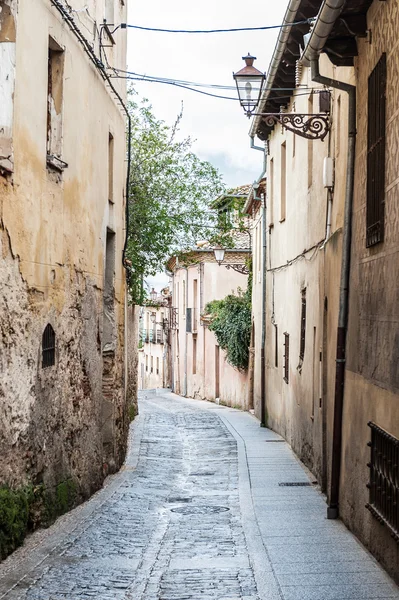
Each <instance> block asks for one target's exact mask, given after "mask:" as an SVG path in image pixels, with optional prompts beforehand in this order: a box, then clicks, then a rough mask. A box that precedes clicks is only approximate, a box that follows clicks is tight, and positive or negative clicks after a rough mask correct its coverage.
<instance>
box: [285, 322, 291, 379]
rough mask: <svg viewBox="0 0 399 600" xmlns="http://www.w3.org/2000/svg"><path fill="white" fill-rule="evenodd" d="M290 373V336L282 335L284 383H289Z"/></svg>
mask: <svg viewBox="0 0 399 600" xmlns="http://www.w3.org/2000/svg"><path fill="white" fill-rule="evenodd" d="M289 371H290V336H289V334H288V333H284V381H285V382H286V383H288V382H289Z"/></svg>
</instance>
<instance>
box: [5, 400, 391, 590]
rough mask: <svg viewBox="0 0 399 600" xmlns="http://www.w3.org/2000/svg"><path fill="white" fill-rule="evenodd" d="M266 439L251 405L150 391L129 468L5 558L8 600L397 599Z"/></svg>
mask: <svg viewBox="0 0 399 600" xmlns="http://www.w3.org/2000/svg"><path fill="white" fill-rule="evenodd" d="M265 441H281V438H279V436H277V435H276V434H274V433H272V432H270V431H268V430H261V429H260V428H259V425H258V423H257V422H256V420H255V419H254V418H253V417H252V416H250V415H248V414H245V413H241V412H239V411H235V410H231V409H225V408H222V407H217V406H215V405H211V404H208V403H203V402H198V401H189V400H185V399H181V398H179V397H177V396H174V395H173V394H170V393H168V392H166V391H164V392H161V393H159V391H158V393H155V392H147V393H146V394H145V397H144V398H142V401H141V402H140V417H139V418H138V419H137V420H136V422H135V424H134V428H133V432H132V443H131V445H130V451H129V455H128V458H127V461H126V465H125V467H124V468H123V469H122V471H121V472H120V473H118V474H117V475H116V476H114V477H113V478H110V480H109V482H108V485H106V487H105V488H104V489H103V490H101V491H100V492H99V493H97V494H96V495H95V496H94V497H93V498H92V499H91V500H90V501H89V502H87V503H86V504H85V505H83V507H79V508H78V509H76V511H73V512H72V513H70V514H69V515H68V516H67V517H65V519H64V520H62V519H61V520H60V521H59V522H57V523H56V524H55V525H54V526H53V527H52V528H50V530H48V534H47V535H46V536H44V537H43V538H40V543H37V542H36V543H35V536H36V534H35V535H33V536H32V537H31V538H30V539H29V540H28V542H27V544H26V545H25V547H24V548H23V549H21V550H18V551H17V552H16V553H14V555H13V556H11V557H10V558H9V559H7V561H5V562H4V563H3V564H2V565H0V600H2V599H3V598H4V599H6V600H17V599H18V600H93V599H96V600H111V599H112V600H237V599H241V600H274V599H281V600H308V599H309V600H313V599H316V598H317V599H318V600H343V599H345V598H351V599H355V600H356V599H358V598H359V600H360V599H364V600H367V599H371V598H395V599H397V600H398V599H399V594H398V589H397V587H396V586H395V584H393V583H392V581H391V580H390V579H389V578H388V577H387V576H386V575H385V573H384V572H383V571H382V570H381V569H380V567H379V566H378V565H377V563H375V561H374V560H373V559H372V558H371V557H370V556H369V555H368V554H367V552H366V551H365V550H364V549H363V548H362V547H361V546H360V545H359V544H358V543H357V542H356V541H355V540H354V538H353V536H351V535H350V534H349V532H347V530H346V529H345V528H344V527H343V526H342V524H340V523H337V522H329V521H326V520H325V519H324V513H323V517H321V511H320V507H322V506H323V500H322V498H321V496H320V494H319V493H318V492H317V491H316V490H315V489H313V488H312V489H309V488H307V487H297V488H294V491H292V488H291V489H288V488H283V487H279V486H278V482H279V481H280V483H281V479H283V480H287V478H288V479H289V480H290V481H300V482H302V483H306V482H309V480H308V479H307V476H306V474H305V472H304V470H303V468H302V467H301V466H300V465H299V463H298V462H297V461H296V460H295V458H294V457H293V455H292V453H291V451H290V450H289V448H288V446H287V444H285V443H281V444H265V443H264V442H265ZM266 449H267V450H266ZM266 467H267V469H266ZM266 473H267V475H266ZM265 479H269V483H268V484H267V485H266V486H265ZM303 506H305V507H306V508H307V510H308V511H311V514H307V513H305V512H304V511H303V509H302V507H303ZM324 509H325V507H324V506H323V511H324V512H325V510H324ZM38 535H39V536H40V535H42V536H43V534H38ZM323 544H326V546H325V547H324V546H323ZM327 544H328V546H327ZM334 552H335V554H334ZM321 555H324V560H322V559H321Z"/></svg>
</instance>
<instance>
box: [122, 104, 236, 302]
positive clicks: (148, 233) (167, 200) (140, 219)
mask: <svg viewBox="0 0 399 600" xmlns="http://www.w3.org/2000/svg"><path fill="white" fill-rule="evenodd" d="M129 111H130V114H131V117H132V136H131V139H130V144H131V152H132V161H131V173H130V181H131V183H130V190H129V216H130V225H129V235H128V245H127V252H126V256H127V258H128V260H130V262H131V265H132V267H131V268H132V276H131V277H130V292H131V296H132V301H133V303H136V304H140V303H141V302H142V301H143V286H142V282H143V278H145V277H146V276H149V275H154V274H155V273H156V272H157V271H160V270H162V269H163V267H164V264H165V262H166V260H167V258H168V257H169V256H170V255H171V254H173V253H176V254H178V253H181V252H184V251H187V250H189V249H190V248H192V247H193V246H195V242H196V241H198V240H200V239H209V240H212V239H213V240H216V238H217V237H218V223H217V213H216V211H211V210H210V209H209V205H210V203H211V201H212V200H214V199H215V197H217V196H218V195H219V194H221V192H222V191H223V189H224V186H223V183H222V179H221V175H220V174H219V172H218V170H217V169H216V168H215V167H213V166H212V165H211V164H210V163H209V162H207V161H203V160H201V159H200V158H198V156H196V155H195V154H194V153H193V152H192V150H191V148H192V140H191V139H190V138H189V137H188V138H185V139H183V140H179V139H178V131H179V123H180V121H181V118H182V113H181V114H180V115H178V117H177V119H176V122H175V123H174V125H173V126H169V125H167V124H166V123H165V122H164V121H161V120H158V119H157V118H156V117H155V116H154V114H153V111H152V107H151V105H150V104H149V103H148V101H147V100H143V101H142V102H141V103H137V102H135V100H134V97H133V96H132V93H131V96H130V101H129ZM219 237H220V236H219Z"/></svg>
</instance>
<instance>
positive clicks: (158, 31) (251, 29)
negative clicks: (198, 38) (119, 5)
mask: <svg viewBox="0 0 399 600" xmlns="http://www.w3.org/2000/svg"><path fill="white" fill-rule="evenodd" d="M308 23H309V19H305V20H303V21H295V22H294V23H289V24H281V25H266V26H264V27H234V28H232V29H161V28H158V27H143V26H141V25H130V24H129V23H121V24H120V25H118V26H117V27H116V28H115V29H114V31H116V30H117V29H118V28H119V27H121V28H122V29H126V28H127V27H128V28H129V29H140V30H142V31H154V32H157V33H235V32H238V31H267V30H268V29H281V28H282V27H293V26H294V25H306V24H308Z"/></svg>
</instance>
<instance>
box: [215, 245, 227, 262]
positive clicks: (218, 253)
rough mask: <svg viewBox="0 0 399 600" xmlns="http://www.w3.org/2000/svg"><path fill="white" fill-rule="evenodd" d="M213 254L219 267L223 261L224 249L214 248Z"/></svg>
mask: <svg viewBox="0 0 399 600" xmlns="http://www.w3.org/2000/svg"><path fill="white" fill-rule="evenodd" d="M213 253H214V255H215V260H216V262H217V263H218V264H219V266H220V265H221V264H222V262H223V260H224V253H225V249H224V248H214V250H213Z"/></svg>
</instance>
